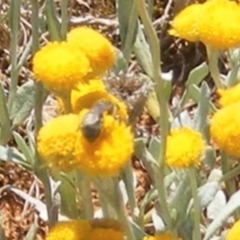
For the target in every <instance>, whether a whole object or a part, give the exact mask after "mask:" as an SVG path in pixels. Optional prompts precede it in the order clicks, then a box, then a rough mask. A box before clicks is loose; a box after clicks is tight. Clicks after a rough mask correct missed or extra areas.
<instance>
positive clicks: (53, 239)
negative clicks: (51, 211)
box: [46, 220, 91, 240]
mask: <svg viewBox="0 0 240 240" xmlns="http://www.w3.org/2000/svg"><path fill="white" fill-rule="evenodd" d="M90 231H91V225H90V223H89V222H88V221H85V220H73V221H69V222H58V223H57V224H56V225H55V226H54V227H53V228H52V229H51V230H50V231H49V233H48V235H47V237H46V240H57V239H58V240H59V239H61V240H85V239H88V235H89V233H90Z"/></svg>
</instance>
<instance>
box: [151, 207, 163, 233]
mask: <svg viewBox="0 0 240 240" xmlns="http://www.w3.org/2000/svg"><path fill="white" fill-rule="evenodd" d="M152 221H153V226H154V229H155V230H156V231H157V232H163V231H164V230H165V228H166V226H165V224H164V222H163V220H162V218H161V217H160V216H159V215H158V214H157V211H156V209H155V208H154V209H153V211H152Z"/></svg>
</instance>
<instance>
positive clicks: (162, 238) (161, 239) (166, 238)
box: [143, 232, 181, 240]
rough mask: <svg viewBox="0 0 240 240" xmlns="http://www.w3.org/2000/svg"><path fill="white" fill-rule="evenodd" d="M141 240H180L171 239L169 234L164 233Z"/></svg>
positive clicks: (176, 239) (178, 239)
mask: <svg viewBox="0 0 240 240" xmlns="http://www.w3.org/2000/svg"><path fill="white" fill-rule="evenodd" d="M143 240H181V239H180V238H175V237H173V236H172V235H171V234H170V233H169V232H165V233H163V234H161V235H156V236H147V237H144V238H143Z"/></svg>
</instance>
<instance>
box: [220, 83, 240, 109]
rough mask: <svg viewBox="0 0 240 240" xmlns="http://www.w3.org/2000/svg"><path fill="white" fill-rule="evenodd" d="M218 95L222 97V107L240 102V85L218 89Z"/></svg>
mask: <svg viewBox="0 0 240 240" xmlns="http://www.w3.org/2000/svg"><path fill="white" fill-rule="evenodd" d="M218 94H219V96H220V99H219V101H218V102H219V104H220V106H221V107H225V106H228V105H230V104H232V103H236V102H240V83H238V84H237V85H235V86H233V87H231V88H229V89H218Z"/></svg>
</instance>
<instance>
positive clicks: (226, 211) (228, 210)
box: [203, 190, 240, 240]
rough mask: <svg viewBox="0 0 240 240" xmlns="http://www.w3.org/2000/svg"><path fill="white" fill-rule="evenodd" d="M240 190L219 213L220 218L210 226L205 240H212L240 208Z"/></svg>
mask: <svg viewBox="0 0 240 240" xmlns="http://www.w3.org/2000/svg"><path fill="white" fill-rule="evenodd" d="M239 199H240V190H239V191H237V192H236V193H234V194H233V195H232V196H231V198H230V199H229V201H228V203H227V204H226V206H225V207H224V208H222V211H221V212H220V213H219V215H218V218H215V219H214V220H213V222H212V223H211V224H210V225H209V226H208V228H207V230H206V234H205V236H204V239H203V240H208V239H210V238H211V237H212V236H213V234H214V233H215V232H216V231H217V230H218V229H219V228H220V227H221V226H222V224H223V223H224V222H225V221H226V220H227V219H228V218H229V216H230V215H232V214H233V212H234V211H235V210H236V209H238V208H239V207H240V201H239Z"/></svg>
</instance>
